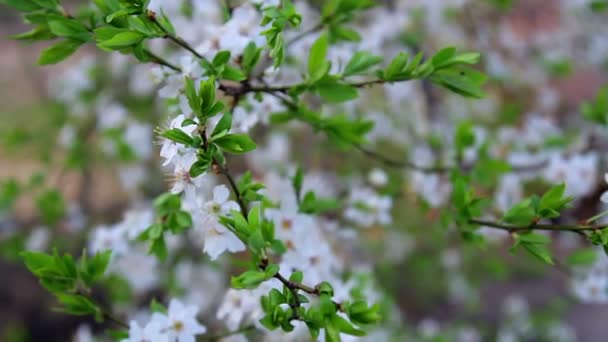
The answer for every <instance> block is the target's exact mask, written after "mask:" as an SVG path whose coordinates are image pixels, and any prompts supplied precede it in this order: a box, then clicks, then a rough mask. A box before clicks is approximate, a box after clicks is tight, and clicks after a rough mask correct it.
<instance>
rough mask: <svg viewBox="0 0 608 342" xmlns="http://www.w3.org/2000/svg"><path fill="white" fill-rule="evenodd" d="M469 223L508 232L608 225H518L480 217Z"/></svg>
mask: <svg viewBox="0 0 608 342" xmlns="http://www.w3.org/2000/svg"><path fill="white" fill-rule="evenodd" d="M469 223H471V224H477V225H480V226H486V227H490V228H496V229H502V230H506V231H509V232H518V231H531V230H549V231H551V230H552V231H570V232H575V233H579V232H582V231H596V230H602V229H606V228H608V225H599V224H594V225H590V224H580V225H559V224H541V223H532V224H530V225H526V226H518V225H511V224H506V223H500V222H494V221H486V220H480V219H470V220H469Z"/></svg>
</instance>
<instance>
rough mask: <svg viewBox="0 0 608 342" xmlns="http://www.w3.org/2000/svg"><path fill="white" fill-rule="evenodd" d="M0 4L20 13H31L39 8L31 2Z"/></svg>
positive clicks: (19, 0)
mask: <svg viewBox="0 0 608 342" xmlns="http://www.w3.org/2000/svg"><path fill="white" fill-rule="evenodd" d="M0 3H4V4H7V5H8V6H11V7H13V8H15V9H16V10H18V11H21V12H32V11H35V10H37V9H40V8H41V6H40V5H39V4H37V3H36V2H34V1H32V0H2V1H0Z"/></svg>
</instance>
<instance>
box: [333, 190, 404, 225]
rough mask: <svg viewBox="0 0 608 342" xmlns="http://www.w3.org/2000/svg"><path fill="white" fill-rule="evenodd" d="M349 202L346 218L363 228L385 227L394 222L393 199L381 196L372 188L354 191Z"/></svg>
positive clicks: (345, 213)
mask: <svg viewBox="0 0 608 342" xmlns="http://www.w3.org/2000/svg"><path fill="white" fill-rule="evenodd" d="M348 202H349V206H348V208H346V210H345V212H344V216H345V217H346V218H347V219H349V220H350V221H352V222H356V223H358V224H360V225H361V226H362V227H370V226H372V225H373V224H375V223H377V224H382V225H385V224H389V223H391V221H392V218H391V213H390V211H391V208H392V206H393V202H392V199H391V198H390V197H388V196H380V195H378V194H377V193H376V192H375V191H374V190H372V189H370V188H355V189H353V190H352V192H351V193H350V196H349V200H348Z"/></svg>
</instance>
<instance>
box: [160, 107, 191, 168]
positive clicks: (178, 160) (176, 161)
mask: <svg viewBox="0 0 608 342" xmlns="http://www.w3.org/2000/svg"><path fill="white" fill-rule="evenodd" d="M184 120H186V116H185V115H183V114H180V115H178V116H176V117H175V118H174V119H173V120H172V121H171V123H170V124H169V129H173V128H178V129H180V130H182V131H183V132H184V133H186V134H188V135H190V136H192V134H193V133H194V131H195V130H196V129H197V125H195V124H191V125H185V126H182V124H183V122H184ZM195 121H196V120H195ZM160 156H161V157H163V158H164V159H165V161H164V162H163V166H167V165H170V164H173V165H182V166H183V167H184V168H188V169H190V166H192V165H191V164H190V165H187V164H188V162H190V161H192V160H193V158H192V157H193V156H194V159H196V149H194V148H191V147H186V146H184V145H182V144H178V143H176V142H174V141H172V140H170V139H167V138H163V139H162V146H161V149H160Z"/></svg>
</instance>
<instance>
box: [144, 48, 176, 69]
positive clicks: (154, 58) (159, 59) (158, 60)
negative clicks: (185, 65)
mask: <svg viewBox="0 0 608 342" xmlns="http://www.w3.org/2000/svg"><path fill="white" fill-rule="evenodd" d="M146 53H147V54H148V56H150V58H151V59H152V62H154V63H156V64H160V65H164V66H166V67H167V68H169V69H171V70H174V71H177V72H182V69H181V68H180V67H178V66H176V65H175V64H171V63H170V62H169V61H167V60H166V59H163V58H162V57H160V56H158V55H156V54H154V53H153V52H152V51H150V50H146Z"/></svg>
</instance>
